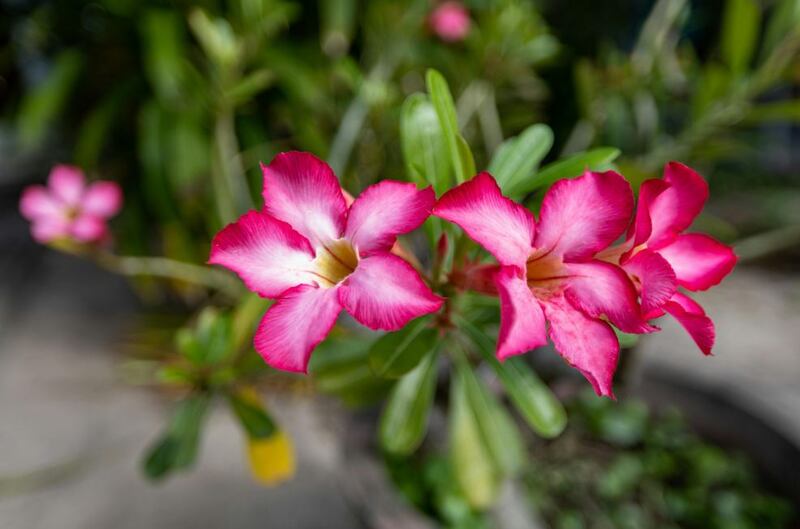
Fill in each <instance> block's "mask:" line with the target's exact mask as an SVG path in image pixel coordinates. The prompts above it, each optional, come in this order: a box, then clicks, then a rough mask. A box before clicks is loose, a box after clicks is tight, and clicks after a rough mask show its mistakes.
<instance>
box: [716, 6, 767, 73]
mask: <svg viewBox="0 0 800 529" xmlns="http://www.w3.org/2000/svg"><path fill="white" fill-rule="evenodd" d="M760 27H761V9H760V8H759V5H758V2H757V1H756V0H728V1H727V4H726V5H725V14H724V15H723V19H722V37H721V39H720V46H721V51H722V59H723V60H724V61H725V63H726V64H727V65H728V67H729V68H730V69H731V71H732V72H733V73H734V74H736V75H742V74H744V73H745V72H747V70H748V67H749V66H750V62H751V61H752V59H753V53H754V52H755V49H756V43H757V42H758V32H759V28H760Z"/></svg>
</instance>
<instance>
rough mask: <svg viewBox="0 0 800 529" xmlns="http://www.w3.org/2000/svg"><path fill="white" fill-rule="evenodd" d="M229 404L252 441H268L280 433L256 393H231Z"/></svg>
mask: <svg viewBox="0 0 800 529" xmlns="http://www.w3.org/2000/svg"><path fill="white" fill-rule="evenodd" d="M228 403H229V404H230V406H231V410H233V413H234V415H236V418H237V419H239V423H240V424H241V425H242V427H243V428H244V429H245V431H246V432H247V435H248V436H250V438H251V439H266V438H267V437H271V436H272V435H273V434H274V433H275V432H277V431H278V427H277V426H276V425H275V421H273V420H272V417H270V415H269V413H267V410H265V409H264V406H262V404H261V401H260V399H259V397H258V394H257V393H255V391H252V392H250V391H246V392H239V393H231V394H230V395H228Z"/></svg>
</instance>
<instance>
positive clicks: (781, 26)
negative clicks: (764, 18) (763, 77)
mask: <svg viewBox="0 0 800 529" xmlns="http://www.w3.org/2000/svg"><path fill="white" fill-rule="evenodd" d="M798 25H800V0H780V1H779V2H778V3H777V4H776V5H775V7H774V8H773V9H772V14H771V15H770V17H769V22H768V23H767V27H766V29H765V30H764V43H763V45H762V47H761V58H762V59H765V58H766V57H768V56H769V54H770V53H772V52H773V51H774V50H775V49H776V48H777V47H778V45H779V44H780V43H781V42H783V39H784V38H785V37H786V36H787V35H789V33H790V32H797V30H798V29H797V28H798Z"/></svg>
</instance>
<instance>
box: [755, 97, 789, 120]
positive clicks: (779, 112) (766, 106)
mask: <svg viewBox="0 0 800 529" xmlns="http://www.w3.org/2000/svg"><path fill="white" fill-rule="evenodd" d="M744 120H745V121H746V122H747V123H766V122H775V121H778V122H780V121H784V122H800V99H791V100H788V101H773V102H770V103H761V104H757V105H753V106H752V107H751V108H750V111H749V112H748V113H747V115H746V116H745V118H744Z"/></svg>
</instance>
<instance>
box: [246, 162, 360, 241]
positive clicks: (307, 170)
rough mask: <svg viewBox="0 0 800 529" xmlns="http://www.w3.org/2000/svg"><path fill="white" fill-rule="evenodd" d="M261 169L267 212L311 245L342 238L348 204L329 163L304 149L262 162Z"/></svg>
mask: <svg viewBox="0 0 800 529" xmlns="http://www.w3.org/2000/svg"><path fill="white" fill-rule="evenodd" d="M261 171H262V172H263V173H264V192H263V195H264V207H265V208H266V210H267V212H268V213H269V214H270V215H272V216H273V217H275V218H276V219H278V220H282V221H284V222H287V223H288V224H289V225H290V226H291V227H292V228H294V229H295V230H296V231H298V232H299V233H300V234H301V235H303V236H304V237H305V238H307V239H308V240H309V241H310V242H311V244H312V246H314V248H318V247H319V246H320V244H322V243H324V242H325V241H331V240H334V239H339V238H340V237H341V235H342V231H343V230H344V225H345V212H346V210H347V206H346V205H345V200H344V195H342V189H341V188H340V187H339V181H338V180H337V179H336V175H335V174H333V170H332V169H331V168H330V167H329V166H328V164H326V163H325V162H323V161H322V160H320V159H319V158H317V157H316V156H314V155H312V154H309V153H306V152H284V153H281V154H278V155H277V156H276V157H275V158H274V159H273V160H272V162H271V163H270V164H269V165H263V164H262V165H261Z"/></svg>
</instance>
